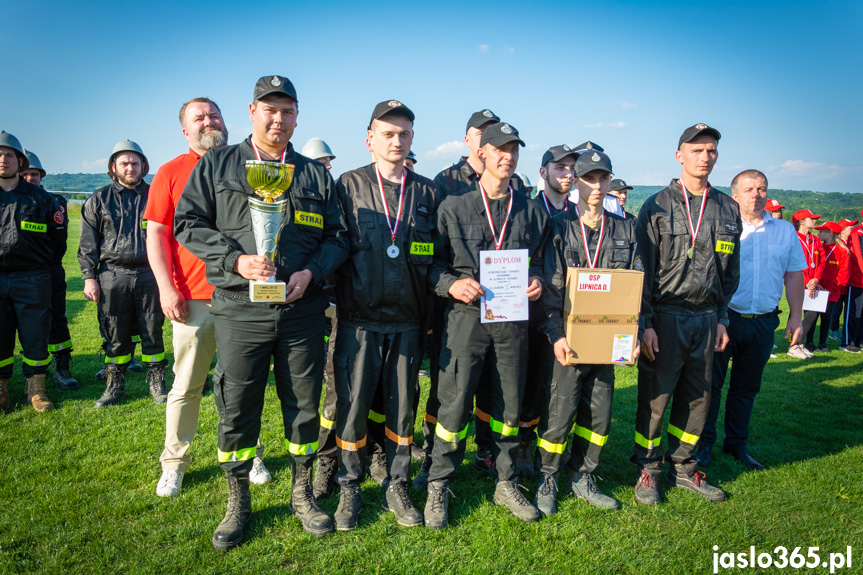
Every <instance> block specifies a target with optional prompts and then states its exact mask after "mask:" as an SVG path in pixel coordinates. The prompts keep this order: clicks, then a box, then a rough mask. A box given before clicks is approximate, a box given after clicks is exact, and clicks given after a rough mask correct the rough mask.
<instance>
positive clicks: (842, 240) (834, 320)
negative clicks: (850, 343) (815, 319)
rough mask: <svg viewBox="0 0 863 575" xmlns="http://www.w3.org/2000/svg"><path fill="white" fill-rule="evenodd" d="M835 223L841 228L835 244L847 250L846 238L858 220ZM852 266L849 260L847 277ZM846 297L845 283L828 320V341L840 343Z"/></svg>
mask: <svg viewBox="0 0 863 575" xmlns="http://www.w3.org/2000/svg"><path fill="white" fill-rule="evenodd" d="M837 223H838V224H839V227H840V228H842V231H841V232H839V237H838V238H836V243H837V244H841V245H843V246H845V247H846V248H847V247H848V236H849V235H851V230H853V229H854V226H856V225H857V224H858V223H859V220H848V219H844V220H839V222H837ZM849 255H850V248H849ZM852 265H853V262H852V261H851V260H849V268H848V273H849V275H850V273H851V266H852ZM849 279H850V278H849ZM847 295H848V282H845V285H843V286H842V287H841V290H840V296H839V301H837V302H836V305H834V306H833V315H832V316H831V318H830V339H835V340H836V341H842V331H841V330H840V329H839V328H840V322H841V319H842V316H843V313H842V312H843V311H844V310H845V300H846V299H847V297H846V296H847Z"/></svg>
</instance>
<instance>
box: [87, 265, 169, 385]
mask: <svg viewBox="0 0 863 575" xmlns="http://www.w3.org/2000/svg"><path fill="white" fill-rule="evenodd" d="M99 287H100V288H101V291H102V293H101V296H100V298H99V309H100V310H101V312H102V316H103V322H104V323H103V326H102V327H103V329H104V330H105V333H104V336H105V340H106V341H107V347H106V349H105V363H114V364H117V365H118V366H119V367H120V369H121V370H122V371H125V370H126V368H127V367H128V366H129V362H130V361H132V349H133V348H134V343H133V335H134V329H135V326H136V325H137V326H138V327H139V328H140V329H141V333H140V336H141V361H142V362H143V363H145V364H149V365H158V364H160V363H161V362H162V361H164V359H165V345H164V343H163V340H162V326H163V324H164V323H165V314H164V313H162V306H161V304H160V303H159V287H158V285H157V284H156V277H155V276H154V275H153V272H152V270H150V269H149V268H138V269H126V268H119V267H107V268H106V267H103V268H102V269H101V270H100V271H99Z"/></svg>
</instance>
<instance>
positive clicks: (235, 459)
mask: <svg viewBox="0 0 863 575" xmlns="http://www.w3.org/2000/svg"><path fill="white" fill-rule="evenodd" d="M236 297H237V299H236V300H235V299H233V298H232V296H231V295H226V294H224V293H221V292H220V291H219V290H217V291H216V292H215V293H214V294H213V307H212V309H211V311H210V313H212V314H213V316H214V319H215V331H216V348H217V349H218V350H219V353H218V355H217V357H218V364H217V365H216V374H217V375H216V377H215V378H214V380H215V382H214V385H213V394H214V397H215V401H216V407H217V408H218V410H219V438H218V446H219V447H218V452H219V463H220V464H221V467H222V469H223V470H224V471H225V473H229V474H236V475H239V474H245V473H248V472H249V470H250V469H251V468H252V460H253V459H254V457H255V446H256V445H257V441H258V436H259V435H260V433H261V414H262V412H263V409H264V393H265V391H266V387H267V379H268V378H269V375H270V361H271V360H272V362H273V375H274V376H275V380H276V392H277V393H278V396H279V402H280V403H281V406H282V419H283V422H284V428H285V448H286V449H287V451H288V453H290V455H291V458H292V460H293V461H294V463H296V464H297V465H299V466H303V467H309V466H311V464H312V462H313V461H314V458H315V453H316V451H317V449H318V428H319V427H320V421H319V418H318V406H319V404H320V400H321V384H322V381H323V378H324V377H323V376H324V348H323V346H322V345H321V342H323V340H324V327H323V326H324V323H323V317H322V316H323V312H321V314H320V316H318V315H314V316H313V317H310V318H302V319H297V318H296V317H291V316H290V315H289V314H288V313H286V309H284V307H285V306H279V305H271V304H262V303H252V302H249V301H243V300H241V299H239V298H240V296H236Z"/></svg>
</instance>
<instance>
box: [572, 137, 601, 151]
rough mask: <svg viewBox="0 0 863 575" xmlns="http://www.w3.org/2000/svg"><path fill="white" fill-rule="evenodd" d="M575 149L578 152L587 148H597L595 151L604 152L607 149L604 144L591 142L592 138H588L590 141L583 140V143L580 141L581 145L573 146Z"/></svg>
mask: <svg viewBox="0 0 863 575" xmlns="http://www.w3.org/2000/svg"><path fill="white" fill-rule="evenodd" d="M573 150H575V151H576V152H583V151H585V150H595V151H597V152H604V151H605V148H603V147H602V146H600V145H599V144H596V143H594V142H591V141H590V140H588V141H586V142H582V143H580V144H579V145H577V146H576V147H574V148H573Z"/></svg>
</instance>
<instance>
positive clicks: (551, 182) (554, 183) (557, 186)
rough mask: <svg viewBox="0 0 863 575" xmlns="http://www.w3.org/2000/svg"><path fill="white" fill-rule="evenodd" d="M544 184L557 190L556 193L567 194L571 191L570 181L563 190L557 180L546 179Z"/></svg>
mask: <svg viewBox="0 0 863 575" xmlns="http://www.w3.org/2000/svg"><path fill="white" fill-rule="evenodd" d="M545 183H546V185H547V186H548V187H549V188H551V190H552V191H554V192H557V193H558V194H568V193H570V192H571V191H572V187H573V186H572V182H571V181H570V183H569V187H568V188H567V189H566V190H564V186H562V185H561V184H560V182H558V181H557V180H546V181H545Z"/></svg>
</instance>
